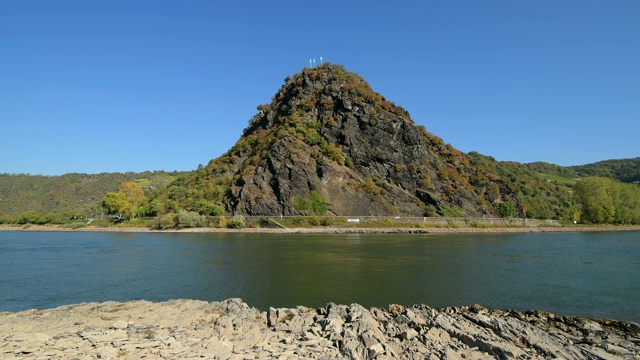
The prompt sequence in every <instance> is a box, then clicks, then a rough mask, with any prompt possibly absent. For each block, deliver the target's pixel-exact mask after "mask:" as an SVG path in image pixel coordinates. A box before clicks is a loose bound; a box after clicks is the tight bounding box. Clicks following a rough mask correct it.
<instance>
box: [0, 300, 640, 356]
mask: <svg viewBox="0 0 640 360" xmlns="http://www.w3.org/2000/svg"><path fill="white" fill-rule="evenodd" d="M0 358H2V359H24V358H35V359H96V358H101V359H140V358H153V359H203V358H204V359H284V358H287V359H356V360H360V359H551V358H559V359H638V358H640V326H639V325H638V324H636V323H629V322H621V321H614V320H599V319H586V318H579V317H569V316H556V315H553V314H550V313H546V312H542V311H529V312H525V313H522V312H517V311H499V310H490V309H486V308H483V307H481V306H478V305H474V306H465V307H459V308H445V309H441V310H436V309H432V308H430V307H428V306H426V305H414V306H411V307H405V306H401V305H391V306H389V308H388V309H381V308H371V309H365V308H364V307H362V306H360V305H358V304H351V305H336V304H333V303H330V304H328V305H327V306H325V307H322V308H319V309H311V308H306V307H304V306H298V307H296V308H291V309H287V308H279V309H275V308H271V309H269V310H268V311H266V312H263V311H260V310H257V309H255V308H251V307H249V306H248V305H247V304H245V303H244V302H242V300H240V299H229V300H225V301H221V302H211V303H209V302H204V301H194V300H172V301H168V302H164V303H151V302H147V301H134V302H129V303H116V302H107V303H89V304H78V305H68V306H62V307H59V308H56V309H49V310H28V311H24V312H19V313H7V312H5V313H0Z"/></svg>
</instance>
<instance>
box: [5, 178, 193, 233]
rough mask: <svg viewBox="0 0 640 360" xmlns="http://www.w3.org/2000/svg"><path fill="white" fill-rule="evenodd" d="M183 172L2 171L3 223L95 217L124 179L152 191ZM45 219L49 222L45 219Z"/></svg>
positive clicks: (101, 211)
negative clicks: (47, 173)
mask: <svg viewBox="0 0 640 360" xmlns="http://www.w3.org/2000/svg"><path fill="white" fill-rule="evenodd" d="M181 174H182V173H181V172H163V171H154V172H151V171H146V172H142V173H135V172H126V173H102V174H80V173H70V174H64V175H59V176H44V175H29V174H0V223H2V222H12V221H18V220H19V218H20V216H21V215H23V214H25V215H29V216H31V218H34V217H37V218H42V217H47V216H48V217H47V219H49V220H51V221H53V219H61V220H62V218H70V217H74V216H75V217H78V216H83V217H91V216H96V215H99V214H101V213H103V212H104V210H103V209H102V207H101V200H102V198H103V197H104V196H105V194H106V193H108V192H109V191H116V190H118V187H119V185H120V184H121V183H123V182H130V181H134V182H136V183H137V184H139V185H140V187H141V188H142V189H145V190H146V191H148V192H151V191H155V190H157V189H159V188H162V187H164V186H166V185H167V184H168V183H170V182H171V181H173V180H174V179H175V178H176V177H178V176H179V175H181ZM43 221H46V219H44V220H43Z"/></svg>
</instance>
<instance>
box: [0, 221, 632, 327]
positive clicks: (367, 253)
mask: <svg viewBox="0 0 640 360" xmlns="http://www.w3.org/2000/svg"><path fill="white" fill-rule="evenodd" d="M639 235H640V233H638V232H628V233H588V234H584V233H573V234H564V233H563V234H481V235H478V234H459V235H454V234H439V235H425V234H422V235H400V234H380V235H362V234H349V235H275V234H197V233H190V234H177V233H170V234H162V233H130V234H123V233H113V234H112V233H73V232H69V233H28V232H0V253H1V254H2V256H1V257H0V311H2V310H22V309H26V308H33V307H36V308H42V307H51V306H57V305H62V304H68V303H76V302H88V301H107V300H118V301H127V300H133V299H147V300H155V301H162V300H168V299H172V298H191V299H201V300H208V301H212V300H222V299H226V298H230V297H241V298H243V299H244V300H245V301H246V302H247V303H249V304H250V305H252V306H255V307H258V308H262V309H266V308H268V307H269V306H274V307H291V306H295V305H306V306H310V307H319V306H323V305H325V304H326V303H327V302H330V301H333V302H336V303H347V304H348V303H353V302H358V303H360V304H362V305H364V306H387V305H388V304H391V303H399V304H414V303H426V304H428V305H430V306H433V307H444V306H456V305H468V304H472V303H480V304H482V305H485V306H488V307H495V308H503V309H505V308H518V309H521V310H526V309H531V308H538V309H545V310H548V311H552V312H557V313H565V314H576V315H589V316H598V317H612V318H621V319H629V320H634V319H635V320H636V321H637V320H640V318H639V316H640V315H638V314H640V285H639V284H638V282H637V280H636V277H637V274H638V273H640V256H639V255H640V236H639Z"/></svg>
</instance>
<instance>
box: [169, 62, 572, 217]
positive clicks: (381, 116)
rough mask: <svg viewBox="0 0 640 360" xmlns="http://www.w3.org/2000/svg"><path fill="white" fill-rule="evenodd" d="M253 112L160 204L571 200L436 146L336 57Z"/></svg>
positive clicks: (443, 212) (468, 204)
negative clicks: (232, 138) (230, 141)
mask: <svg viewBox="0 0 640 360" xmlns="http://www.w3.org/2000/svg"><path fill="white" fill-rule="evenodd" d="M258 110H259V112H258V113H257V114H256V115H255V116H254V117H253V118H252V119H251V120H250V121H249V126H248V127H247V128H246V129H245V130H244V132H243V134H242V136H241V138H240V139H239V140H238V142H237V143H236V144H235V145H234V146H233V147H232V148H231V149H230V150H229V151H228V152H226V153H225V154H224V155H222V156H221V157H219V158H217V159H214V160H211V161H210V162H209V164H208V165H207V166H205V167H203V168H202V169H199V170H197V171H195V172H193V173H192V174H190V175H187V176H184V177H182V178H180V179H178V180H177V181H176V182H174V183H173V184H171V185H170V186H169V187H167V189H166V191H164V192H162V193H161V194H159V195H158V199H160V200H162V201H164V202H165V203H166V204H167V206H166V209H167V211H172V210H173V211H177V210H179V209H186V210H191V211H199V212H202V211H200V210H201V209H204V208H206V206H203V204H206V203H209V204H216V205H218V206H223V207H224V208H225V209H226V211H227V212H228V213H231V214H248V215H279V214H283V215H300V214H309V213H315V214H325V213H326V214H334V215H398V216H424V215H426V216H498V215H508V216H524V215H527V216H532V215H531V214H533V217H544V218H560V217H562V216H563V212H567V211H568V208H569V207H570V201H569V199H570V193H569V192H568V191H566V189H562V188H559V187H557V186H556V185H555V184H550V183H548V182H546V181H544V180H543V179H540V178H538V177H537V176H536V174H535V173H534V172H533V171H531V170H530V169H529V168H528V167H526V166H524V165H522V164H519V163H500V162H497V161H495V160H494V159H493V158H491V157H487V156H483V155H480V154H478V153H471V154H465V153H462V152H461V151H459V150H457V149H455V148H453V147H452V146H451V145H449V144H445V142H444V141H443V140H442V139H441V138H439V137H437V136H435V135H433V134H431V133H430V132H428V131H427V129H426V128H425V127H423V126H416V124H415V123H414V122H413V120H411V118H410V116H409V113H408V112H407V111H405V110H404V109H403V108H401V107H399V106H397V105H395V104H393V103H392V102H390V101H389V100H387V99H386V98H385V97H384V96H382V95H381V94H378V93H376V92H374V91H373V90H372V89H371V87H370V86H369V85H368V84H367V82H366V81H365V80H364V79H363V78H361V77H360V76H358V75H357V74H354V73H352V72H348V71H346V70H345V69H344V67H342V66H339V65H332V64H323V65H322V66H320V67H317V68H306V69H304V70H303V71H302V72H299V73H297V74H295V76H293V77H287V78H286V79H285V84H284V85H283V86H282V87H281V89H280V90H279V91H278V92H277V93H276V95H275V96H274V97H273V99H272V102H271V103H270V104H264V105H260V106H259V107H258ZM314 204H315V205H318V206H316V207H315V208H314Z"/></svg>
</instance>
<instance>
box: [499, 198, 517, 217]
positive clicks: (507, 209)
mask: <svg viewBox="0 0 640 360" xmlns="http://www.w3.org/2000/svg"><path fill="white" fill-rule="evenodd" d="M496 212H497V213H498V216H500V217H501V218H512V217H515V216H516V205H515V204H514V203H513V202H511V201H503V202H501V203H498V204H496Z"/></svg>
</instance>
